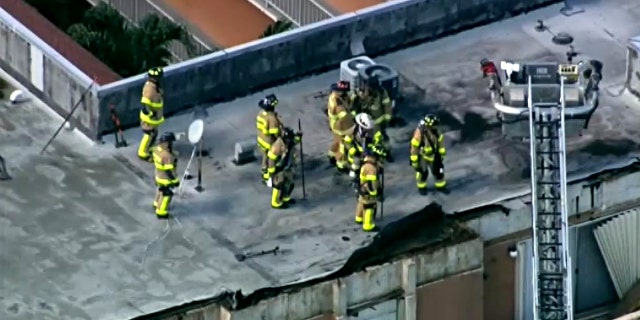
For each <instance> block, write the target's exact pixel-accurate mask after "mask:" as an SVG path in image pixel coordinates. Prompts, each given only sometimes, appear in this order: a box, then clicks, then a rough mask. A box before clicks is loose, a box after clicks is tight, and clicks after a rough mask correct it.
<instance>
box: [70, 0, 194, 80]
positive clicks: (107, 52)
mask: <svg viewBox="0 0 640 320" xmlns="http://www.w3.org/2000/svg"><path fill="white" fill-rule="evenodd" d="M67 33H68V34H69V35H70V36H71V37H72V38H73V39H74V40H76V41H77V42H78V43H79V44H80V45H82V46H83V47H85V48H86V49H87V50H89V51H90V52H91V53H93V54H94V55H95V56H96V57H97V58H99V59H100V60H102V61H103V62H104V63H105V64H107V65H108V66H109V67H111V69H113V70H114V71H115V72H117V73H118V74H120V75H121V76H123V77H129V76H132V75H136V74H140V73H143V72H145V71H146V70H148V69H149V68H151V67H155V66H166V65H168V64H169V63H170V62H171V58H172V56H171V52H169V50H168V49H167V46H168V45H169V43H170V42H171V41H174V40H175V41H179V42H181V43H183V44H184V45H185V47H187V49H191V50H193V49H192V48H193V44H192V43H191V39H190V38H189V34H188V33H187V31H186V30H185V29H184V28H183V27H182V26H179V25H177V24H175V23H174V22H172V21H171V20H169V19H167V18H165V17H159V16H157V15H148V16H146V17H144V18H143V19H142V20H141V21H139V23H138V26H133V25H131V24H130V23H129V22H128V21H127V20H126V19H125V18H124V17H123V16H122V15H121V14H120V13H119V12H118V11H117V10H116V9H114V8H113V7H111V6H109V5H108V4H105V3H100V4H99V5H97V6H95V7H93V8H91V9H89V10H87V11H86V12H85V14H84V17H83V19H82V22H81V23H77V24H74V25H72V26H71V27H69V29H68V30H67Z"/></svg>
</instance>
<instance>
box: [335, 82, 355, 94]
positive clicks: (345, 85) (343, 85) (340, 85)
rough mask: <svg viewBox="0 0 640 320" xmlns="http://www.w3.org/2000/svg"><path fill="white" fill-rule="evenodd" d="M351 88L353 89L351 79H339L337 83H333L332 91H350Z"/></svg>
mask: <svg viewBox="0 0 640 320" xmlns="http://www.w3.org/2000/svg"><path fill="white" fill-rule="evenodd" d="M349 90H351V84H350V83H349V81H338V82H337V83H333V84H331V91H338V92H348V91H349Z"/></svg>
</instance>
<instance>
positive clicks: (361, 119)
mask: <svg viewBox="0 0 640 320" xmlns="http://www.w3.org/2000/svg"><path fill="white" fill-rule="evenodd" d="M356 123H357V124H358V126H360V127H361V128H363V129H365V130H371V129H373V119H371V116H370V115H368V114H366V113H358V114H357V115H356Z"/></svg>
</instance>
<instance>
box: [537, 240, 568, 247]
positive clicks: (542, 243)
mask: <svg viewBox="0 0 640 320" xmlns="http://www.w3.org/2000/svg"><path fill="white" fill-rule="evenodd" d="M561 245H562V243H561V242H540V241H538V247H540V246H545V247H546V246H549V247H553V246H561Z"/></svg>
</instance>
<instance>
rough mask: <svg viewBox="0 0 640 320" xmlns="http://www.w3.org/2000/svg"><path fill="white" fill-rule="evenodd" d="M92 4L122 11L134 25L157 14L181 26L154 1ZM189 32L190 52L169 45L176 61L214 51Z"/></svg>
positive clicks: (110, 0)
mask: <svg viewBox="0 0 640 320" xmlns="http://www.w3.org/2000/svg"><path fill="white" fill-rule="evenodd" d="M89 2H90V3H92V4H93V5H96V4H97V3H98V2H104V3H107V4H109V5H111V6H112V7H114V8H115V9H116V10H118V11H120V13H122V15H124V16H125V17H127V18H128V19H129V20H131V21H132V22H133V23H135V24H137V23H138V22H139V21H140V20H142V19H143V18H144V17H146V16H147V15H149V14H156V15H159V16H164V17H166V18H167V19H169V20H171V21H173V22H175V23H178V24H181V23H180V22H179V21H176V20H175V19H174V18H173V17H172V16H171V15H170V14H168V13H167V12H165V11H164V10H162V8H160V7H159V6H158V5H156V4H155V3H154V2H153V0H136V1H133V0H89ZM187 32H189V36H190V38H191V44H192V48H191V50H189V49H188V48H187V47H186V46H185V45H184V44H183V43H181V42H180V41H172V42H171V43H169V46H168V48H167V49H168V50H169V51H170V52H171V53H172V54H173V56H174V57H175V58H176V59H175V60H177V61H176V62H178V61H184V60H188V59H190V58H193V57H197V56H201V55H204V54H207V53H209V52H211V51H212V49H215V48H210V47H209V46H208V45H207V44H206V43H205V42H204V41H202V40H200V39H199V38H198V37H196V36H195V35H194V34H193V33H192V32H191V30H189V29H187Z"/></svg>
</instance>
